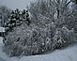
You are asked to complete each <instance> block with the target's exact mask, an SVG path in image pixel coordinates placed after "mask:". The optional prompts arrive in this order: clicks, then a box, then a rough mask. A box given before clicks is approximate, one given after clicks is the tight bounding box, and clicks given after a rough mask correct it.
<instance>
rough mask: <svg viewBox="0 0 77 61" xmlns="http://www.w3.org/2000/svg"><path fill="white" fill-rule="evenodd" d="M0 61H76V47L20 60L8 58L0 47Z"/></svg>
mask: <svg viewBox="0 0 77 61" xmlns="http://www.w3.org/2000/svg"><path fill="white" fill-rule="evenodd" d="M0 61H77V45H76V44H75V45H73V46H71V47H68V48H65V49H62V50H55V51H54V52H50V53H48V54H45V55H35V56H23V57H21V58H19V57H18V58H17V57H11V58H10V57H8V56H7V55H6V54H5V53H4V52H3V51H2V46H0Z"/></svg>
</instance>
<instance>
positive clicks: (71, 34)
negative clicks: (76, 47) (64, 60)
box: [5, 0, 77, 56]
mask: <svg viewBox="0 0 77 61" xmlns="http://www.w3.org/2000/svg"><path fill="white" fill-rule="evenodd" d="M70 3H71V1H67V0H46V1H45V0H39V1H36V2H35V3H31V5H30V7H28V9H29V11H30V13H31V14H32V19H31V22H32V23H31V24H30V26H28V25H27V24H26V23H25V22H24V21H22V24H21V25H20V26H17V27H14V29H13V31H12V32H8V34H7V36H6V37H5V39H6V40H5V49H6V50H7V54H8V55H9V56H20V55H35V54H42V53H44V52H47V51H50V50H51V51H52V50H54V49H56V48H63V47H66V46H67V45H69V44H71V43H73V42H74V41H76V37H75V31H76V30H75V28H77V27H76V25H77V24H76V23H75V22H76V21H77V20H76V15H77V14H76V12H77V10H73V9H71V11H70V9H69V7H68V6H69V4H70ZM74 9H75V8H74ZM72 13H73V14H72ZM73 20H74V21H73ZM70 22H72V23H71V24H70ZM74 23H75V26H74Z"/></svg>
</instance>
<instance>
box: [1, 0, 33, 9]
mask: <svg viewBox="0 0 77 61" xmlns="http://www.w3.org/2000/svg"><path fill="white" fill-rule="evenodd" d="M32 1H34V0H0V5H5V6H7V7H8V8H11V9H15V8H19V9H23V8H26V6H27V5H29V3H30V2H32Z"/></svg>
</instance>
